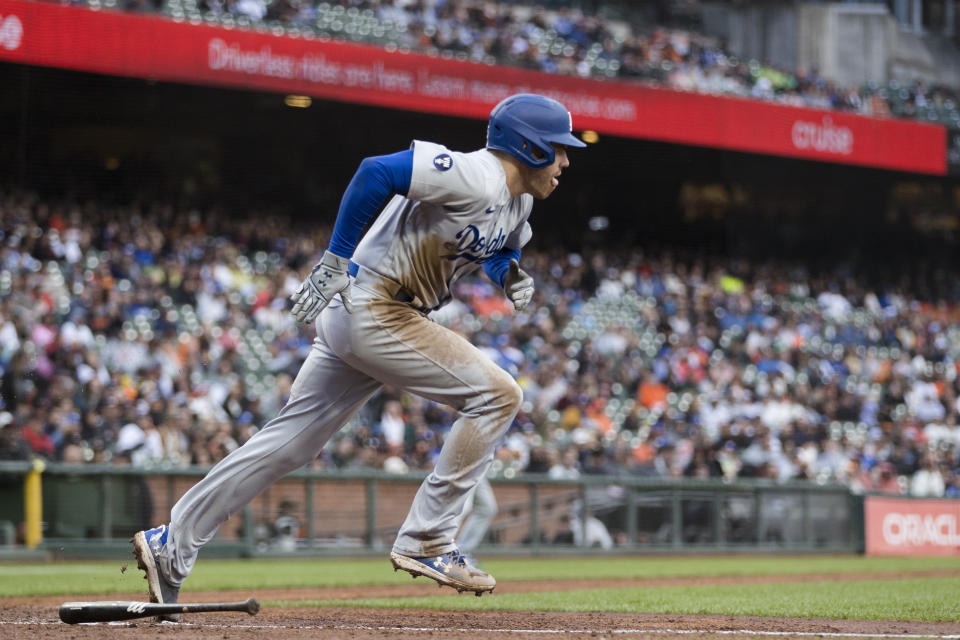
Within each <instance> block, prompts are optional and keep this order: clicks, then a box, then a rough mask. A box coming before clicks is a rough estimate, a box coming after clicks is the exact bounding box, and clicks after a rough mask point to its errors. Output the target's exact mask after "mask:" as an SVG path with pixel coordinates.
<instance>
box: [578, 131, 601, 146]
mask: <svg viewBox="0 0 960 640" xmlns="http://www.w3.org/2000/svg"><path fill="white" fill-rule="evenodd" d="M580 139H581V140H583V141H584V142H586V143H587V144H594V143H595V142H597V141H598V140H599V139H600V136H599V135H597V132H596V131H594V130H593V129H587V130H586V131H584V132H583V133H581V134H580Z"/></svg>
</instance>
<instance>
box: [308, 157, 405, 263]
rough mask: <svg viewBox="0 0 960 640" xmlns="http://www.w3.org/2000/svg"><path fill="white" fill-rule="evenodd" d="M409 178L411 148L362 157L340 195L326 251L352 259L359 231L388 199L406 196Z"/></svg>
mask: <svg viewBox="0 0 960 640" xmlns="http://www.w3.org/2000/svg"><path fill="white" fill-rule="evenodd" d="M412 175H413V149H407V150H406V151H399V152H397V153H391V154H390V155H386V156H373V157H370V158H364V160H363V162H361V163H360V168H359V169H357V172H356V173H355V174H353V179H351V180H350V184H349V185H347V190H346V191H344V192H343V198H342V199H341V200H340V209H339V211H337V221H336V222H335V223H334V225H333V235H332V236H331V237H330V246H329V247H327V249H328V250H329V251H330V252H331V253H335V254H336V255H338V256H340V257H343V258H350V257H352V256H353V251H354V249H356V248H357V242H359V240H360V234H361V233H362V232H363V228H364V227H365V226H367V223H368V222H369V221H370V219H371V218H373V216H374V214H376V213H377V212H378V211H380V208H381V207H382V206H383V205H384V203H385V202H386V201H387V199H388V198H390V197H392V196H393V195H395V194H400V195H402V196H405V195H407V192H408V191H410V178H411V176H412Z"/></svg>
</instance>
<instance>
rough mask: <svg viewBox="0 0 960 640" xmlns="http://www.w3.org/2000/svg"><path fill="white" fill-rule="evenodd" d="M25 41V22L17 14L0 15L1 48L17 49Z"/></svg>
mask: <svg viewBox="0 0 960 640" xmlns="http://www.w3.org/2000/svg"><path fill="white" fill-rule="evenodd" d="M22 41H23V23H22V22H20V18H18V17H17V16H15V15H12V16H7V17H6V18H4V17H3V16H0V48H2V49H6V50H7V51H16V50H17V49H19V48H20V43H21V42H22Z"/></svg>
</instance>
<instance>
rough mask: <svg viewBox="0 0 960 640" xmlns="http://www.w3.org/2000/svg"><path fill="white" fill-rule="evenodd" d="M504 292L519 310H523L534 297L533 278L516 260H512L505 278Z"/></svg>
mask: <svg viewBox="0 0 960 640" xmlns="http://www.w3.org/2000/svg"><path fill="white" fill-rule="evenodd" d="M503 292H504V293H506V294H507V297H508V298H510V301H511V302H513V308H514V309H516V310H517V311H523V310H524V309H525V308H526V306H527V305H528V304H530V299H531V298H533V278H531V277H530V274H529V273H527V272H526V271H524V270H523V269H521V268H520V263H518V262H517V261H516V260H511V261H510V269H509V270H508V271H507V275H506V276H505V277H504V279H503Z"/></svg>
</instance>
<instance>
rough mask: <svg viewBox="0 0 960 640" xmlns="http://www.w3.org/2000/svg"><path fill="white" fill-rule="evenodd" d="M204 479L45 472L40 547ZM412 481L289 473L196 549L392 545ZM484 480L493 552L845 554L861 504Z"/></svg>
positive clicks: (149, 513)
mask: <svg viewBox="0 0 960 640" xmlns="http://www.w3.org/2000/svg"><path fill="white" fill-rule="evenodd" d="M32 468H33V467H32V466H31V465H30V464H28V463H19V462H0V546H2V545H4V544H7V545H9V544H10V543H11V541H10V540H9V539H8V538H9V531H10V529H11V526H10V523H13V524H14V525H15V526H19V525H20V523H22V522H23V519H24V517H23V514H24V510H25V506H26V505H25V504H24V502H25V501H24V486H23V485H24V479H25V477H26V475H27V473H28V472H29V471H30V470H31V469H32ZM206 471H207V469H206V468H204V467H188V468H175V469H174V468H169V469H167V468H149V469H147V468H132V467H111V466H99V465H64V464H50V465H48V466H47V467H46V469H45V470H44V472H43V474H42V487H43V492H42V494H43V510H42V514H43V542H42V543H41V548H42V549H46V550H49V551H53V552H55V553H58V554H60V555H81V554H96V553H98V552H99V553H102V552H104V551H106V550H108V549H110V548H112V547H115V546H118V545H121V544H124V545H125V544H126V541H127V540H128V539H129V537H130V535H131V534H132V533H133V532H134V531H137V530H139V529H142V528H145V527H148V526H152V525H155V524H157V523H160V522H167V521H168V519H169V513H170V508H171V507H172V506H173V504H174V503H175V502H176V500H177V499H178V498H179V497H180V496H181V495H182V494H183V493H184V492H185V491H186V490H187V489H188V488H189V487H190V486H192V485H193V484H194V483H195V482H196V481H197V480H198V479H199V478H200V477H202V476H203V475H204V474H205V473H206ZM422 480H423V475H422V474H403V475H396V474H387V473H384V472H381V471H373V470H347V471H343V470H336V471H327V470H308V469H300V470H298V471H296V472H294V473H292V474H290V475H289V476H287V477H286V478H284V479H282V480H280V481H279V482H277V483H275V484H274V485H273V486H271V487H270V488H268V489H267V490H265V491H264V492H263V493H262V494H261V495H260V496H258V497H257V498H256V499H254V500H253V501H252V502H251V504H250V505H249V506H247V507H246V508H245V509H244V510H243V512H242V513H239V514H235V515H234V516H233V517H231V518H230V519H229V520H228V521H227V522H226V523H224V525H223V526H222V527H221V530H220V532H219V534H218V536H217V538H216V539H215V540H214V541H213V542H211V544H210V545H208V547H207V550H205V553H206V554H210V553H214V554H216V553H219V554H226V555H262V554H288V553H309V554H327V553H344V552H350V553H364V552H369V551H374V550H382V549H384V548H389V546H390V545H391V544H392V542H393V538H394V536H395V535H396V532H397V529H398V528H399V526H400V524H401V523H402V522H403V519H404V517H405V516H406V512H407V509H408V508H409V506H410V503H411V501H412V500H413V496H414V494H415V493H416V491H417V488H418V487H419V484H420V483H421V481H422ZM492 482H493V486H494V493H495V494H496V497H497V501H498V503H499V514H498V515H497V517H496V518H495V520H494V522H493V525H492V526H491V528H490V531H489V532H488V536H487V540H486V544H487V545H488V547H489V548H490V549H495V550H496V551H497V552H504V553H506V552H518V553H543V552H559V551H563V550H565V549H576V550H583V548H585V547H590V548H594V546H596V548H600V549H602V548H603V538H604V536H599V537H594V538H593V539H591V536H590V535H587V536H586V539H584V536H574V535H572V531H573V530H575V529H578V528H579V530H580V531H587V532H589V531H602V530H603V529H605V530H606V531H607V532H608V533H609V534H610V537H611V538H612V540H613V542H614V544H613V546H612V548H613V549H614V550H617V551H631V552H645V551H664V550H668V551H677V552H689V551H710V550H713V551H723V550H726V551H729V550H770V551H772V550H785V551H787V550H789V551H803V550H820V551H856V550H860V549H862V545H863V542H862V540H863V527H862V503H861V501H860V499H859V497H857V496H853V495H851V494H850V493H849V491H848V490H847V489H846V488H845V487H841V486H835V485H833V486H819V485H815V484H812V483H799V482H797V483H774V482H769V481H759V480H741V481H738V482H736V483H725V482H721V481H717V480H693V479H676V480H674V479H666V478H646V477H634V476H582V477H581V478H579V479H577V480H552V479H549V478H547V477H546V476H543V475H539V474H524V475H521V476H519V477H515V478H510V479H507V478H497V479H493V480H492ZM584 506H586V508H584ZM4 523H7V524H4ZM598 523H600V524H602V527H601V526H599V525H598ZM578 525H579V526H578ZM20 529H21V530H22V529H23V527H20ZM4 531H6V532H7V533H6V534H4ZM21 537H22V536H21ZM574 539H577V540H578V541H579V545H574V544H573V540H574Z"/></svg>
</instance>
